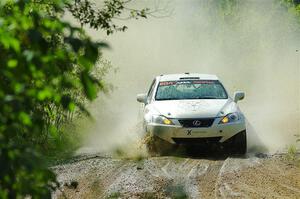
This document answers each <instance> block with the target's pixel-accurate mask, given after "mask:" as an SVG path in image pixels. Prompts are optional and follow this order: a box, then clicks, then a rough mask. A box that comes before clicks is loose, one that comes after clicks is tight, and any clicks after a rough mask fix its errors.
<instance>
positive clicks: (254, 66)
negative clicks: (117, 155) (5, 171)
mask: <svg viewBox="0 0 300 199" xmlns="http://www.w3.org/2000/svg"><path fill="white" fill-rule="evenodd" d="M165 5H167V10H166V12H167V13H168V14H167V15H168V16H167V17H162V18H156V17H149V18H148V19H140V20H129V21H120V23H122V24H124V23H125V24H126V25H127V26H128V27H129V29H128V30H127V31H126V32H125V33H116V34H113V35H112V36H104V35H103V34H102V33H99V32H97V31H94V30H88V32H89V33H90V34H91V36H92V37H93V38H95V39H102V40H103V39H105V40H106V41H107V42H108V43H109V44H110V45H111V47H112V49H111V50H109V51H106V52H105V53H104V56H105V57H106V58H107V59H108V60H110V61H111V62H112V64H113V66H114V67H117V68H118V69H119V70H118V72H117V73H116V74H113V73H112V74H111V75H110V76H108V77H107V80H108V81H109V82H111V83H112V84H113V85H114V86H115V87H116V89H115V90H114V91H113V92H112V93H111V94H110V95H108V96H104V95H100V96H99V98H98V99H97V100H96V101H95V102H94V103H92V104H91V105H90V108H89V109H90V111H91V113H92V115H93V117H94V122H93V123H90V124H88V125H85V126H88V127H87V128H85V130H86V132H87V138H86V140H85V146H87V147H92V148H97V149H99V150H109V149H114V148H116V147H118V146H126V147H127V148H130V149H131V150H132V151H133V152H136V151H140V149H139V148H138V147H133V146H136V143H138V142H139V141H138V140H139V136H140V133H139V121H140V120H139V113H140V112H139V110H140V108H141V105H140V104H138V103H137V102H136V94H138V93H145V92H146V91H147V90H148V87H149V86H150V83H151V81H152V80H153V78H154V77H155V76H157V75H160V74H169V73H183V72H196V73H208V74H216V75H217V76H218V77H219V78H220V79H221V81H222V82H223V84H224V85H225V87H226V88H227V90H228V92H229V94H231V95H232V94H233V92H234V91H235V90H242V91H245V93H246V97H245V99H244V100H243V101H241V102H239V105H240V108H241V109H242V111H243V112H244V113H245V116H246V117H247V120H248V141H249V143H248V146H249V151H264V150H268V151H270V152H276V151H281V150H284V149H285V148H286V147H287V146H288V145H290V144H294V143H295V136H294V135H295V134H297V133H299V119H300V118H299V108H300V107H299V105H300V103H299V102H300V99H299V93H300V92H299V91H300V88H299V86H300V79H299V75H300V72H299V68H300V52H297V50H298V49H299V48H300V45H299V44H300V43H299V41H300V40H299V30H297V28H296V27H297V25H296V20H295V18H294V17H293V16H292V15H291V14H289V13H288V12H287V10H286V9H285V8H283V7H282V6H280V5H279V4H278V3H275V1H271V0H266V1H258V0H257V1H253V0H249V1H238V3H237V5H236V6H227V7H225V8H224V9H221V6H222V5H221V3H220V1H217V0H214V1H213V0H210V1H208V0H202V1H197V0H185V1H180V0H177V1H154V0H153V1H133V2H132V5H131V6H132V7H137V8H141V7H150V8H151V7H153V6H162V7H165ZM231 13H235V14H233V15H232V14H231Z"/></svg>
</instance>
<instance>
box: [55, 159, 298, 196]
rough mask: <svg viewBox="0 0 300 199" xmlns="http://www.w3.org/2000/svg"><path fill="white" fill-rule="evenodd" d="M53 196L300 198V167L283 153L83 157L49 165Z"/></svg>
mask: <svg viewBox="0 0 300 199" xmlns="http://www.w3.org/2000/svg"><path fill="white" fill-rule="evenodd" d="M53 170H54V171H55V172H56V173H57V175H58V180H59V182H60V184H61V188H60V190H58V191H56V192H55V193H53V198H64V197H66V198H91V199H92V198H208V199H209V198H300V168H299V167H297V166H296V165H294V164H291V163H289V162H288V161H286V160H285V156H284V155H264V154H259V155H247V156H246V157H174V156H165V157H150V158H145V159H142V160H128V159H114V158H111V157H104V156H101V155H99V154H98V155H97V154H96V155H95V154H94V155H82V156H78V157H75V158H74V159H72V160H70V161H68V162H65V163H63V164H59V165H57V166H55V167H53Z"/></svg>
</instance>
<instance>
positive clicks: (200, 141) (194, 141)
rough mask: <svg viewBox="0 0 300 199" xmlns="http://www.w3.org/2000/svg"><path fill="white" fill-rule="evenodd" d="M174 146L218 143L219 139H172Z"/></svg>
mask: <svg viewBox="0 0 300 199" xmlns="http://www.w3.org/2000/svg"><path fill="white" fill-rule="evenodd" d="M172 139H173V141H174V142H175V143H176V144H197V145H198V144H199V145H201V144H203V145H204V144H211V143H218V142H219V141H220V139H221V137H209V138H172Z"/></svg>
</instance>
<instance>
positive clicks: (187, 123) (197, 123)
mask: <svg viewBox="0 0 300 199" xmlns="http://www.w3.org/2000/svg"><path fill="white" fill-rule="evenodd" d="M178 121H179V123H180V124H181V125H182V126H183V127H185V128H200V127H210V126H211V125H212V124H213V123H214V121H215V118H201V119H180V120H178Z"/></svg>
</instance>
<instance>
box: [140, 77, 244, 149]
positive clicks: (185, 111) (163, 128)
mask: <svg viewBox="0 0 300 199" xmlns="http://www.w3.org/2000/svg"><path fill="white" fill-rule="evenodd" d="M244 96H245V94H244V93H243V92H240V91H237V92H235V93H234V95H233V98H231V97H229V96H228V94H227V92H226V90H225V88H224V87H223V85H222V83H221V82H220V81H219V79H218V77H217V76H215V75H207V74H192V73H184V74H170V75H160V76H158V77H156V78H155V79H154V80H153V82H152V84H151V86H150V89H149V91H148V93H147V94H139V95H137V101H139V102H141V103H144V104H145V106H144V111H143V114H144V115H143V116H144V117H143V120H144V130H145V132H146V135H151V137H153V138H155V139H154V140H155V142H162V143H165V144H171V145H174V146H175V145H201V144H211V143H214V144H215V143H217V144H218V145H221V146H222V147H221V148H226V149H229V150H230V152H234V153H236V154H245V153H246V151H247V141H246V125H245V118H244V115H243V113H242V112H241V111H240V109H239V107H238V105H237V102H238V101H239V100H242V99H243V98H244ZM151 145H152V146H148V149H150V148H152V149H151V150H156V151H159V148H160V146H158V147H157V146H156V147H153V143H152V144H151ZM161 147H162V148H163V146H161Z"/></svg>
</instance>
